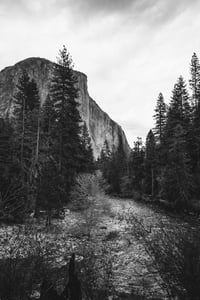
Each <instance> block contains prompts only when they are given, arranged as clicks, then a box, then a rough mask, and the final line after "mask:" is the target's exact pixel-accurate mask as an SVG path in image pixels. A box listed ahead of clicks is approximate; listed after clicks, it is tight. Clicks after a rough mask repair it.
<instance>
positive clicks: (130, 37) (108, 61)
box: [0, 0, 200, 146]
mask: <svg viewBox="0 0 200 300" xmlns="http://www.w3.org/2000/svg"><path fill="white" fill-rule="evenodd" d="M63 44H65V45H66V46H67V48H68V50H69V52H70V53H71V55H72V57H73V60H74V63H75V69H77V70H79V71H82V72H84V73H86V74H87V76H88V86H89V93H90V95H91V97H92V98H93V99H94V100H96V102H97V103H98V104H99V105H100V106H101V108H102V109H103V110H105V111H106V112H107V113H108V114H109V115H110V117H111V118H112V119H114V120H115V121H117V122H118V123H119V124H120V125H122V127H123V129H124V131H125V133H126V135H127V137H128V140H129V143H130V145H131V146H132V145H133V141H134V140H135V139H136V137H137V136H142V137H143V138H145V136H146V134H147V132H148V130H149V129H150V128H151V127H153V119H152V115H153V113H154V108H155V103H156V99H157V96H158V93H159V92H163V94H164V96H165V99H166V101H167V102H168V101H169V98H170V95H171V90H172V88H173V85H174V83H175V82H176V80H177V77H178V76H179V75H181V74H182V75H183V76H184V77H185V79H186V81H188V79H189V65H190V60H191V56H192V54H193V52H196V53H197V54H200V0H0V69H2V68H4V67H5V66H8V65H12V64H14V63H16V62H18V61H19V60H22V59H25V58H27V57H30V56H39V57H45V58H48V59H50V60H54V61H55V58H56V56H57V54H58V50H59V49H60V48H61V47H62V45H63Z"/></svg>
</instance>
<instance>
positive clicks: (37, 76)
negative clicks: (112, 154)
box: [0, 57, 129, 158]
mask: <svg viewBox="0 0 200 300" xmlns="http://www.w3.org/2000/svg"><path fill="white" fill-rule="evenodd" d="M53 66H54V63H53V62H51V61H49V60H46V59H43V58H35V57H33V58H28V59H25V60H23V61H20V62H18V63H17V64H15V65H14V66H11V67H7V68H5V69H3V70H2V71H1V72H0V115H1V116H5V115H10V114H12V103H13V95H14V94H15V92H16V84H17V82H18V79H19V77H20V75H21V72H22V70H26V71H27V73H28V74H29V76H30V78H33V79H34V80H35V81H36V83H37V86H38V89H39V94H40V98H41V102H42V103H44V102H45V100H46V98H47V96H48V93H49V86H50V80H51V76H52V71H53ZM74 72H75V75H76V77H77V79H78V83H77V85H78V88H79V99H78V101H79V103H80V107H79V109H80V113H81V117H82V119H83V120H84V121H85V122H86V124H87V127H88V131H89V134H90V137H91V140H92V146H93V151H94V156H95V158H97V157H98V156H99V154H100V152H101V149H102V147H103V144H104V142H105V140H107V142H108V145H109V147H110V149H113V148H116V147H117V146H118V142H119V136H121V138H122V143H123V147H124V150H125V152H126V153H128V152H129V145H128V142H127V139H126V136H125V134H124V132H123V130H122V128H121V127H120V126H119V125H118V124H117V123H116V122H114V121H113V120H112V119H111V118H110V117H109V116H108V115H107V114H106V113H105V112H104V111H102V109H101V108H100V107H99V106H98V105H97V103H96V102H95V101H94V100H93V99H92V98H91V97H90V96H89V93H88V88H87V76H86V75H85V74H83V73H81V72H77V71H74Z"/></svg>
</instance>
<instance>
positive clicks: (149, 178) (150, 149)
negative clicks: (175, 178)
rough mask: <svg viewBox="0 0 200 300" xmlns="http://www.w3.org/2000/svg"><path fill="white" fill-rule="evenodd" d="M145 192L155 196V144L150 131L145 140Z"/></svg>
mask: <svg viewBox="0 0 200 300" xmlns="http://www.w3.org/2000/svg"><path fill="white" fill-rule="evenodd" d="M145 150H146V151H145V160H144V166H145V192H146V193H148V194H151V195H152V196H153V195H154V194H155V187H156V175H157V174H156V173H157V172H156V171H157V170H156V143H155V137H154V134H153V132H152V130H150V131H149V133H148V135H147V138H146V148H145Z"/></svg>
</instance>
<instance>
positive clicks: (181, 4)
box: [0, 0, 199, 25]
mask: <svg viewBox="0 0 200 300" xmlns="http://www.w3.org/2000/svg"><path fill="white" fill-rule="evenodd" d="M198 3H199V0H193V1H188V0H176V1H174V0H167V1H166V0H101V1H100V0H84V1H83V0H76V1H74V0H48V1H45V0H15V1H13V0H1V1H0V14H1V15H2V14H10V13H18V14H19V15H21V14H29V15H32V16H37V15H39V16H42V15H43V14H45V15H56V14H58V13H60V12H61V11H63V10H64V11H66V13H68V14H71V16H72V18H74V20H75V21H76V22H77V20H78V21H79V22H80V23H82V22H81V21H85V22H86V21H88V20H91V19H94V18H99V17H105V16H107V15H112V14H113V15H116V16H119V17H122V18H123V19H125V20H126V21H127V22H130V23H136V22H145V23H151V24H153V25H155V24H156V25H158V24H162V23H165V22H168V21H170V20H172V19H173V18H175V17H176V16H178V15H180V14H181V13H182V12H183V11H185V10H188V9H193V8H194V7H195V6H196V4H198ZM81 25H82V24H81Z"/></svg>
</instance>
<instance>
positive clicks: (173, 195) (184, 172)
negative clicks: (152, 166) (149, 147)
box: [162, 124, 193, 206]
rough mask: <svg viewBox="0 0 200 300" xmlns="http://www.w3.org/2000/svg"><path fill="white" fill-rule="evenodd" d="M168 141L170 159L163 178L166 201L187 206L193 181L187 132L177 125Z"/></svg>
mask: <svg viewBox="0 0 200 300" xmlns="http://www.w3.org/2000/svg"><path fill="white" fill-rule="evenodd" d="M168 141H169V148H168V155H169V158H168V163H167V165H166V167H165V170H164V172H163V177H162V188H163V194H164V197H165V199H167V200H169V201H172V202H174V203H176V204H178V205H179V206H180V205H183V206H185V205H187V204H188V202H189V200H190V198H191V192H192V188H193V180H192V176H191V171H190V159H189V156H188V153H187V144H186V141H185V132H184V128H183V127H182V126H181V125H180V124H178V125H176V127H175V128H174V132H173V135H172V136H171V137H170V139H169V140H168Z"/></svg>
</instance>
